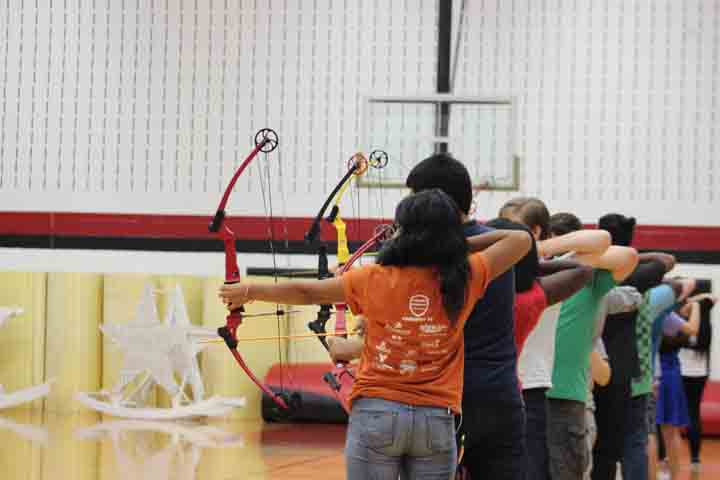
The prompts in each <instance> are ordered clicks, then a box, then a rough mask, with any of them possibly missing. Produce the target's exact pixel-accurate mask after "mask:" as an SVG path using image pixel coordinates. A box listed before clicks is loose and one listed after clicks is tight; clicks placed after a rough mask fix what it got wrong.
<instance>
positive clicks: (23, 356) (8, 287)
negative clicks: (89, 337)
mask: <svg viewBox="0 0 720 480" xmlns="http://www.w3.org/2000/svg"><path fill="white" fill-rule="evenodd" d="M46 279H47V275H46V274H45V273H16V272H0V305H2V306H6V307H20V308H22V309H23V310H24V313H23V314H22V315H19V316H17V317H14V318H11V319H8V320H7V321H6V322H5V324H4V325H3V326H2V327H0V384H1V385H3V387H4V388H5V390H6V391H8V392H14V391H16V390H20V389H24V388H28V387H31V386H33V385H37V384H40V383H43V382H44V381H45V363H44V361H45V293H46ZM33 403H34V406H36V407H37V406H41V405H42V400H37V401H35V402H33Z"/></svg>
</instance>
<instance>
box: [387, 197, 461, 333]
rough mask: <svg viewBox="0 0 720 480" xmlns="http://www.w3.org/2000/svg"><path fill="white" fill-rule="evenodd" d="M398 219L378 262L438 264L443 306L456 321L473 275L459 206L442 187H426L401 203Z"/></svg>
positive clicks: (419, 265)
mask: <svg viewBox="0 0 720 480" xmlns="http://www.w3.org/2000/svg"><path fill="white" fill-rule="evenodd" d="M395 223H396V225H397V227H398V231H397V233H396V234H395V236H394V237H393V238H392V239H391V240H389V241H388V242H386V243H385V244H384V245H383V248H382V249H381V250H380V254H379V256H378V260H377V263H379V264H380V265H387V266H390V265H396V266H418V267H433V268H435V270H436V272H437V274H438V277H439V279H440V294H441V295H442V301H443V307H445V312H446V313H447V316H448V318H449V319H450V323H451V324H453V325H454V324H455V322H456V321H457V318H458V315H459V314H460V311H461V310H462V308H463V306H464V305H465V300H466V297H467V284H468V280H469V279H470V264H469V262H468V258H467V257H468V245H467V240H466V238H465V232H464V230H463V225H462V219H461V215H460V209H459V208H458V206H457V204H456V203H455V202H454V201H453V200H452V199H451V198H450V197H449V196H448V195H447V194H445V193H444V192H443V191H442V190H439V189H437V188H435V189H431V190H425V191H422V192H420V193H415V194H412V195H410V196H408V197H405V198H404V199H403V200H402V201H401V202H400V203H399V204H398V206H397V208H396V209H395Z"/></svg>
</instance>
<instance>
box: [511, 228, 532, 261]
mask: <svg viewBox="0 0 720 480" xmlns="http://www.w3.org/2000/svg"><path fill="white" fill-rule="evenodd" d="M512 234H513V236H514V237H516V238H517V240H516V241H517V244H518V246H517V253H518V255H519V258H522V257H524V256H525V255H527V253H528V252H529V251H530V249H531V248H532V243H533V242H534V241H535V240H534V239H533V237H532V235H531V234H530V233H529V232H526V231H524V230H518V231H513V232H512Z"/></svg>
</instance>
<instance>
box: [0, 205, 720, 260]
mask: <svg viewBox="0 0 720 480" xmlns="http://www.w3.org/2000/svg"><path fill="white" fill-rule="evenodd" d="M209 222H210V217H209V216H203V215H153V214H116V213H55V212H0V235H12V236H29V235H32V236H58V237H115V238H176V239H178V238H179V239H202V238H216V237H215V235H214V234H212V233H210V232H208V230H207V225H208V223H209ZM346 222H347V225H348V237H349V238H350V239H351V240H364V239H366V238H368V237H369V236H371V235H372V231H373V229H374V228H375V226H376V225H377V224H378V223H381V222H380V221H379V220H377V219H368V218H361V219H348V220H346ZM311 223H312V218H309V217H305V218H298V217H288V218H283V217H275V218H274V219H273V221H272V222H271V221H270V220H269V219H268V218H266V217H254V216H247V217H230V218H229V219H228V224H229V225H230V228H232V229H233V230H234V231H235V233H236V234H237V236H238V237H239V238H240V239H243V240H265V239H267V238H269V235H268V231H269V229H270V227H271V226H274V230H275V231H274V236H275V238H276V239H278V240H285V239H287V240H302V239H303V236H304V235H305V232H306V231H307V230H308V228H309V227H310V224H311ZM588 226H589V227H593V225H588ZM322 232H323V233H322V234H323V236H324V238H329V239H334V238H335V236H334V232H333V229H332V227H331V226H330V225H328V224H327V223H326V222H323V226H322ZM633 245H634V246H636V247H637V248H640V249H645V250H647V249H658V250H662V249H665V250H675V251H720V227H695V226H669V225H665V226H664V225H640V226H638V228H637V230H636V234H635V241H634V244H633Z"/></svg>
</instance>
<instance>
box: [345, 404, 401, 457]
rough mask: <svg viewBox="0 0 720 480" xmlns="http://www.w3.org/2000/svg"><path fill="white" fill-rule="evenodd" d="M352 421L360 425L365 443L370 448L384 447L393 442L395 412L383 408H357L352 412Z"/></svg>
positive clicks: (395, 421)
mask: <svg viewBox="0 0 720 480" xmlns="http://www.w3.org/2000/svg"><path fill="white" fill-rule="evenodd" d="M353 416H354V417H355V418H354V419H353V423H356V424H357V425H360V428H361V430H362V431H363V433H364V435H363V436H364V437H365V443H366V444H367V446H368V447H370V448H375V449H379V448H386V447H389V446H391V445H392V444H393V442H394V439H395V429H396V424H397V413H395V412H387V411H383V410H358V411H357V412H353Z"/></svg>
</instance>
